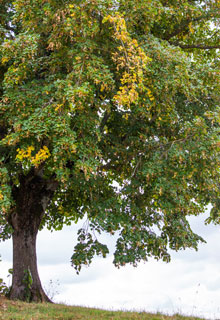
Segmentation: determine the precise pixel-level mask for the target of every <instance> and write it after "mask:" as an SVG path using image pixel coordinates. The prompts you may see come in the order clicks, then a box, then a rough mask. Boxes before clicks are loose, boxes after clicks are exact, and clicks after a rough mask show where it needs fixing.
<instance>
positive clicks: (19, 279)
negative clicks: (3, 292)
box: [8, 173, 56, 302]
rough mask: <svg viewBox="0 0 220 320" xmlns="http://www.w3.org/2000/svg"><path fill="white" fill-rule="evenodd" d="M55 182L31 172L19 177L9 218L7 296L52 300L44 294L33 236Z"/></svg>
mask: <svg viewBox="0 0 220 320" xmlns="http://www.w3.org/2000/svg"><path fill="white" fill-rule="evenodd" d="M55 186H56V183H52V182H51V181H49V182H48V181H46V180H44V179H43V178H42V177H39V176H36V175H34V174H31V173H30V174H29V175H28V176H25V177H21V179H20V186H19V187H18V188H16V189H14V190H13V196H14V200H15V203H16V206H15V208H14V209H13V212H12V213H11V215H10V217H9V218H8V221H9V223H10V224H11V226H12V228H13V234H12V238H13V277H12V287H11V291H10V295H9V297H10V299H13V300H23V301H28V302H31V301H35V302H51V301H50V299H49V298H48V297H47V295H46V294H45V292H44V290H43V288H42V285H41V281H40V278H39V275H38V270H37V255H36V238H37V233H38V230H39V226H40V223H41V221H42V218H43V216H44V213H45V209H46V207H47V205H48V203H49V202H50V200H51V197H52V196H53V193H54V189H55Z"/></svg>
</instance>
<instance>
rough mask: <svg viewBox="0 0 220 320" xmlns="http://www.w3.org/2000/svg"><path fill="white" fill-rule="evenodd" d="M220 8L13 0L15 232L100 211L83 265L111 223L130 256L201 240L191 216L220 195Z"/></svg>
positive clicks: (4, 219) (7, 125) (4, 80)
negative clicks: (32, 223) (34, 224)
mask: <svg viewBox="0 0 220 320" xmlns="http://www.w3.org/2000/svg"><path fill="white" fill-rule="evenodd" d="M219 18H220V1H219V0H204V1H196V0H179V1H176V0H160V1H159V0H126V1H125V0H106V1H103V0H80V1H79V0H66V1H61V0H44V1H42V0H19V1H18V0H15V1H8V0H2V1H1V7H0V238H1V239H2V240H4V239H7V238H9V237H11V235H12V234H13V232H15V230H20V231H21V228H22V227H21V226H24V225H25V228H28V226H29V228H30V223H29V222H30V217H32V219H33V217H34V216H35V215H36V216H38V217H39V216H40V218H39V223H38V229H41V228H44V227H47V228H48V229H50V230H52V229H55V230H59V229H61V228H62V227H63V225H64V224H70V223H72V222H77V221H78V220H79V219H81V218H83V217H87V221H88V223H87V226H86V228H82V229H80V230H79V234H78V240H79V242H78V244H76V246H75V249H74V253H73V256H72V258H71V260H72V264H73V265H74V266H75V268H76V270H77V272H78V271H79V270H80V268H81V265H82V264H89V263H90V262H91V260H92V257H93V256H94V255H95V254H100V255H103V256H106V254H107V253H108V248H107V247H106V245H105V244H102V243H100V242H99V241H98V239H97V238H98V236H97V235H98V234H99V233H100V232H103V231H104V232H108V233H110V234H114V233H115V232H117V233H118V234H119V236H118V240H117V244H116V250H115V256H114V264H115V265H116V266H121V265H124V264H126V263H131V264H133V265H136V264H137V262H139V261H140V260H147V258H148V257H151V256H152V257H155V258H156V259H163V260H164V261H169V260H170V255H169V252H168V248H171V249H174V250H179V249H185V248H187V247H192V248H195V249H196V248H197V245H198V242H199V241H203V239H202V238H201V237H200V236H198V235H196V234H195V233H193V231H192V230H191V228H190V225H189V223H188V220H187V216H189V215H198V214H200V213H202V212H204V210H205V208H206V206H207V205H208V204H209V203H211V204H212V206H213V210H212V213H211V219H214V220H215V221H218V214H219V204H220V202H219V200H218V198H219V146H220V142H219V119H220V118H219V116H220V115H219V90H220V83H219V50H218V49H219V48H220V44H219V33H220V30H219V21H220V20H219ZM38 207H41V211H42V210H43V211H42V212H43V213H42V214H38V213H35V212H36V210H35V208H38ZM24 208H28V209H27V210H26V209H24ZM42 208H43V209H42ZM25 210H26V211H25ZM39 210H40V209H39ZM24 211H25V212H26V213H25V214H24ZM21 221H22V224H20V222H21ZM96 236H97V237H96Z"/></svg>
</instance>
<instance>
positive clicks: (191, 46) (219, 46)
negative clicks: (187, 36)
mask: <svg viewBox="0 0 220 320" xmlns="http://www.w3.org/2000/svg"><path fill="white" fill-rule="evenodd" d="M169 43H170V44H171V45H173V46H176V47H180V48H182V49H202V50H210V49H220V44H215V45H208V44H182V43H179V42H172V41H169Z"/></svg>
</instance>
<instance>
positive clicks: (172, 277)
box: [0, 212, 220, 319]
mask: <svg viewBox="0 0 220 320" xmlns="http://www.w3.org/2000/svg"><path fill="white" fill-rule="evenodd" d="M207 216H208V212H207V213H206V214H203V215H201V216H199V217H191V218H190V223H191V226H192V229H193V231H195V232H197V233H198V234H199V235H201V236H202V237H204V239H205V240H206V241H207V243H206V244H201V245H200V246H199V250H198V251H197V252H196V251H195V250H192V249H187V250H185V251H180V252H172V254H171V257H172V259H171V262H170V263H165V262H161V261H159V262H158V261H155V260H153V259H150V260H149V261H148V262H146V263H140V264H139V265H138V267H137V268H134V267H132V266H126V267H122V268H120V269H117V268H115V267H114V266H113V264H112V261H113V256H112V253H113V250H114V243H115V238H114V237H111V236H108V235H103V236H102V238H101V240H102V242H106V243H108V244H109V246H110V249H111V250H110V255H109V256H108V257H107V258H106V259H103V258H96V259H95V260H94V261H93V263H92V264H91V265H90V266H89V267H83V268H82V271H81V272H80V275H77V274H76V272H75V270H74V268H73V267H71V265H70V257H71V255H72V253H73V247H74V244H75V243H76V238H77V230H78V228H79V227H81V226H82V222H79V224H78V225H77V226H76V225H73V226H69V227H65V228H64V229H63V230H62V231H55V232H53V233H51V232H49V231H46V230H43V231H41V232H40V233H39V235H38V241H37V255H38V268H39V274H40V277H41V280H42V284H43V286H44V289H45V291H46V292H47V293H48V295H49V296H52V295H54V294H55V296H54V297H53V300H54V302H60V303H66V304H69V305H77V306H79V305H80V306H86V307H97V308H104V309H108V310H132V311H133V310H136V311H141V312H142V311H146V312H162V313H166V314H174V313H177V312H178V313H181V314H186V315H193V316H196V315H197V316H202V317H205V318H207V319H217V318H220V226H214V225H208V226H205V224H204V220H205V218H206V217H207ZM0 255H1V256H2V262H0V278H1V277H3V278H4V279H5V281H6V283H7V284H10V282H11V279H10V278H8V277H7V274H8V269H9V268H11V267H12V245H11V240H8V241H6V242H2V243H0ZM50 280H52V285H51V284H50Z"/></svg>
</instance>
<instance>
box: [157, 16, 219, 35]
mask: <svg viewBox="0 0 220 320" xmlns="http://www.w3.org/2000/svg"><path fill="white" fill-rule="evenodd" d="M214 14H215V12H213V11H210V12H209V13H208V14H206V15H201V16H199V17H196V18H192V19H189V18H188V19H186V20H183V21H182V22H181V24H179V26H177V27H176V28H175V30H174V31H173V32H170V33H168V34H165V35H164V36H163V37H162V39H163V40H170V39H171V38H173V37H175V36H177V35H178V34H180V33H181V32H184V31H186V29H187V28H188V26H189V24H190V23H193V22H198V21H201V20H206V19H209V18H211V17H213V15H214ZM216 16H218V15H216Z"/></svg>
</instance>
